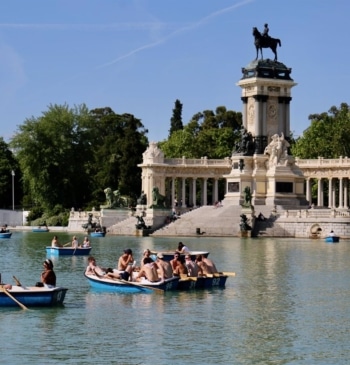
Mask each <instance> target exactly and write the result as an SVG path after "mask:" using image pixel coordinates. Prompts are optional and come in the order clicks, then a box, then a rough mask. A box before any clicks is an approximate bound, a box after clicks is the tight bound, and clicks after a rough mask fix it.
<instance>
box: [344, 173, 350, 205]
mask: <svg viewBox="0 0 350 365" xmlns="http://www.w3.org/2000/svg"><path fill="white" fill-rule="evenodd" d="M348 189H349V179H347V178H345V179H344V209H348V208H349V203H348Z"/></svg>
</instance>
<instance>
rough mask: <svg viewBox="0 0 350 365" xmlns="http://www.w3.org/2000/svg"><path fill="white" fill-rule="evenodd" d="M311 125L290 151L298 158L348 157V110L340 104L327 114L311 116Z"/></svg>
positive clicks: (349, 125)
mask: <svg viewBox="0 0 350 365" xmlns="http://www.w3.org/2000/svg"><path fill="white" fill-rule="evenodd" d="M309 120H311V125H310V127H309V128H307V129H306V130H305V131H304V133H303V135H302V136H301V137H299V138H297V139H296V140H295V143H294V144H293V145H292V147H291V150H292V153H293V155H295V156H297V157H299V158H318V157H324V158H338V157H339V156H348V157H349V156H350V109H349V105H348V104H346V103H342V104H341V105H340V108H339V109H338V108H336V107H335V106H332V107H331V108H330V110H329V111H328V113H326V112H323V113H321V114H311V115H310V116H309Z"/></svg>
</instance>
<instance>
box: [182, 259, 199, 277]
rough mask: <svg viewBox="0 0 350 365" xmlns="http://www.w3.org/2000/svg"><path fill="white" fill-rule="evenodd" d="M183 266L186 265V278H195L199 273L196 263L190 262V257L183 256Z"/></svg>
mask: <svg viewBox="0 0 350 365" xmlns="http://www.w3.org/2000/svg"><path fill="white" fill-rule="evenodd" d="M185 265H186V267H187V270H188V276H194V277H197V276H198V274H199V272H200V271H201V270H200V268H199V266H198V265H197V263H196V262H194V261H192V259H191V256H190V255H186V256H185Z"/></svg>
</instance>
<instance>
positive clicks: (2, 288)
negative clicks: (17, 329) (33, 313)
mask: <svg viewBox="0 0 350 365" xmlns="http://www.w3.org/2000/svg"><path fill="white" fill-rule="evenodd" d="M0 291H2V292H3V293H5V294H6V295H7V296H8V297H10V298H11V299H12V300H13V301H14V302H15V303H17V304H18V305H19V306H20V307H21V308H22V309H25V310H27V309H28V308H27V307H26V306H25V305H24V304H22V303H21V302H20V301H19V300H17V299H16V298H15V297H14V296H13V295H12V294H11V293H9V292H8V290H7V289H6V288H4V287H3V286H1V285H0Z"/></svg>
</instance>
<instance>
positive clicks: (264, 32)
mask: <svg viewBox="0 0 350 365" xmlns="http://www.w3.org/2000/svg"><path fill="white" fill-rule="evenodd" d="M269 30H270V29H269V25H268V24H267V23H266V24H264V30H263V33H262V36H263V37H270V36H269Z"/></svg>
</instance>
